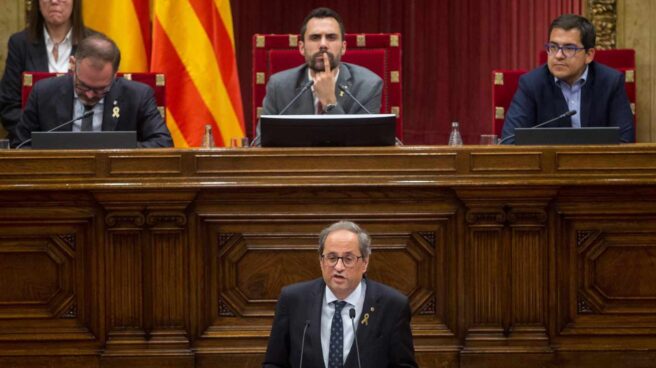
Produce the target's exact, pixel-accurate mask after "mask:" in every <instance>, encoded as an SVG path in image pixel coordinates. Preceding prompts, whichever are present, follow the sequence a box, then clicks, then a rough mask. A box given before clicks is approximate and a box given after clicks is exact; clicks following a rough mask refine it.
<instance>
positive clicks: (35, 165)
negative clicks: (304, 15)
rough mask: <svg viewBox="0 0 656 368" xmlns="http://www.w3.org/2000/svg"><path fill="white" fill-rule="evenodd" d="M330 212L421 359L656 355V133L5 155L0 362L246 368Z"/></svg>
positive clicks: (468, 362) (0, 190)
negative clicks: (547, 142)
mask: <svg viewBox="0 0 656 368" xmlns="http://www.w3.org/2000/svg"><path fill="white" fill-rule="evenodd" d="M340 219H351V220H354V221H356V222H358V223H360V224H361V225H362V226H363V227H364V228H365V229H367V230H368V231H369V232H370V233H371V234H372V237H373V248H374V250H373V254H372V258H371V264H370V268H369V271H370V272H369V273H368V277H370V278H372V279H375V280H379V281H382V282H384V283H387V284H389V285H391V286H393V287H395V288H397V289H399V290H401V291H402V292H403V293H405V294H406V295H408V296H409V298H410V302H411V306H412V310H413V321H412V328H413V336H414V342H415V349H416V353H417V358H418V361H419V363H420V366H422V367H504V368H505V367H522V368H525V367H552V366H558V367H577V368H581V367H648V366H650V365H649V364H652V363H651V362H653V361H654V359H655V358H656V350H655V349H656V339H655V338H654V334H656V145H640V144H638V145H627V146H591V147H495V146H490V147H485V146H464V147H461V148H449V147H392V148H374V149H372V148H366V149H365V148H362V149H359V148H344V149H261V148H260V149H215V150H195V149H194V150H191V149H189V150H184V149H180V150H175V149H171V150H106V151H30V150H24V151H15V150H5V151H0V366H2V367H37V366H48V367H50V366H62V367H128V366H129V367H255V366H259V365H260V362H261V359H262V357H263V354H264V351H265V348H266V343H267V338H268V335H269V331H270V327H271V322H272V316H273V311H274V306H275V303H276V298H277V296H278V293H279V291H280V288H281V287H282V286H284V285H287V284H291V283H294V282H297V281H301V280H306V279H310V278H314V277H319V276H320V270H319V264H318V262H319V259H318V254H317V240H318V239H317V235H318V233H319V231H320V230H321V229H322V228H324V227H325V226H327V225H328V224H330V223H332V222H334V221H337V220H340ZM380 314H381V315H380V318H386V317H385V316H384V311H380Z"/></svg>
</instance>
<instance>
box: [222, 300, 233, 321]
mask: <svg viewBox="0 0 656 368" xmlns="http://www.w3.org/2000/svg"><path fill="white" fill-rule="evenodd" d="M219 316H221V317H235V312H233V311H232V310H231V309H230V307H229V306H228V305H227V304H226V302H225V301H224V300H223V298H219Z"/></svg>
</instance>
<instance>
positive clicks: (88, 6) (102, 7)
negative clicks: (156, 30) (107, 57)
mask: <svg viewBox="0 0 656 368" xmlns="http://www.w3.org/2000/svg"><path fill="white" fill-rule="evenodd" d="M83 13H84V23H85V25H86V26H87V27H89V28H91V29H94V30H96V31H98V32H102V33H104V34H106V35H107V36H109V38H111V39H113V40H114V42H116V44H117V45H118V48H119V49H120V50H121V67H120V69H121V71H123V72H147V71H148V66H149V65H148V56H149V54H150V1H149V0H112V1H87V2H85V3H84V7H83Z"/></svg>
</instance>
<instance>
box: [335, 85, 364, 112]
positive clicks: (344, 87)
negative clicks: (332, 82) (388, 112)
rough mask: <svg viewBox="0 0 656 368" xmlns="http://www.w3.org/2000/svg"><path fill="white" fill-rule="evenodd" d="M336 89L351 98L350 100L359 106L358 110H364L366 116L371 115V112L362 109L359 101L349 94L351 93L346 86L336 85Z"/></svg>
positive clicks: (362, 106)
mask: <svg viewBox="0 0 656 368" xmlns="http://www.w3.org/2000/svg"><path fill="white" fill-rule="evenodd" d="M337 87H338V88H339V89H340V90H341V91H342V92H344V93H346V94H347V95H348V96H349V97H350V98H351V100H353V101H355V103H356V104H358V106H360V108H361V109H362V110H364V111H365V112H366V113H367V114H369V115H371V111H369V109H367V108H366V107H364V105H363V104H362V103H361V102H360V101H358V99H357V98H355V96H353V93H351V91H349V89H348V86H347V85H346V84H338V85H337Z"/></svg>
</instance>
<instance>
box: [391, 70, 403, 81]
mask: <svg viewBox="0 0 656 368" xmlns="http://www.w3.org/2000/svg"><path fill="white" fill-rule="evenodd" d="M399 80H401V74H400V73H399V71H398V70H393V71H392V72H391V73H390V81H391V82H392V83H399Z"/></svg>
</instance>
